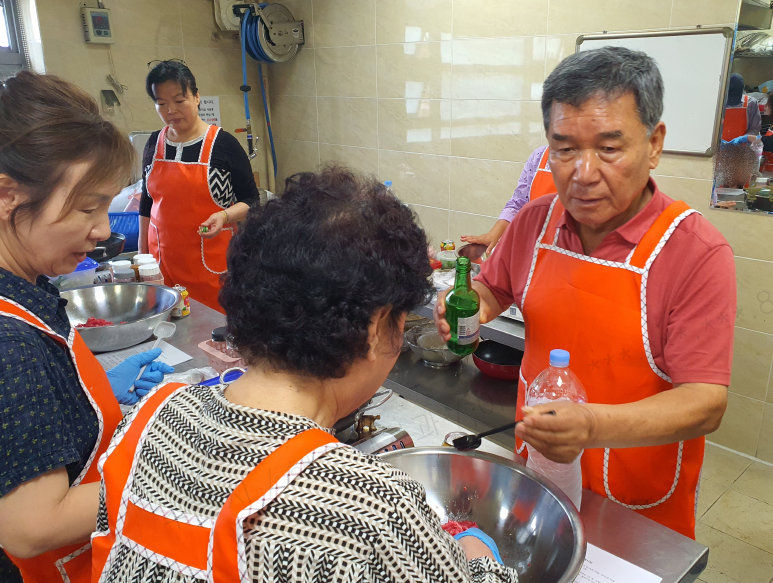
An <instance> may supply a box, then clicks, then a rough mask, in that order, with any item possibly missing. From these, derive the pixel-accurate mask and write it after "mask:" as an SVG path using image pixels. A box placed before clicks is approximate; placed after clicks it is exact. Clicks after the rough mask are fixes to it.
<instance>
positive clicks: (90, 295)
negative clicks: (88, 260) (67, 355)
mask: <svg viewBox="0 0 773 583" xmlns="http://www.w3.org/2000/svg"><path fill="white" fill-rule="evenodd" d="M60 295H61V296H62V297H63V298H64V299H66V300H67V307H66V308H65V309H66V310H67V316H68V317H69V318H70V323H71V324H72V325H73V326H77V325H78V324H84V323H85V322H86V320H88V319H89V318H90V317H93V318H101V319H103V320H108V321H110V322H113V323H114V325H113V326H100V327H98V328H79V329H78V331H79V332H80V334H81V336H82V337H83V340H84V342H85V343H86V346H88V347H89V349H90V350H91V351H92V352H111V351H113V350H122V349H124V348H129V347H130V346H134V345H135V344H139V343H140V342H143V341H145V340H147V339H148V338H150V337H151V336H152V335H153V328H155V327H156V324H158V323H159V322H165V321H166V320H168V319H169V318H170V316H171V315H172V308H174V307H175V306H176V305H177V304H178V302H179V301H180V294H179V292H177V291H175V290H173V289H171V288H168V287H164V286H161V285H151V284H147V283H103V284H99V285H89V286H85V287H76V288H74V289H68V290H66V291H63V292H61V293H60ZM119 322H126V323H125V324H120V323H119Z"/></svg>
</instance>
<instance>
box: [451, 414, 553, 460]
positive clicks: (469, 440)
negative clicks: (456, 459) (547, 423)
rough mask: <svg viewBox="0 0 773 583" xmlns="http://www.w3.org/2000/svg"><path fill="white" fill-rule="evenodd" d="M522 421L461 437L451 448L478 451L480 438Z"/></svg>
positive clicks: (510, 427)
mask: <svg viewBox="0 0 773 583" xmlns="http://www.w3.org/2000/svg"><path fill="white" fill-rule="evenodd" d="M555 414H556V412H555V411H547V412H546V413H543V415H555ZM521 421H523V419H521V420H520V421H514V422H513V423H508V424H507V425H503V426H502V427H495V428H494V429H489V430H488V431H484V432H483V433H478V434H476V435H464V436H462V437H457V438H456V439H454V441H453V446H454V448H455V449H458V450H459V451H470V450H473V449H478V448H479V447H480V444H481V443H482V438H484V437H488V436H489V435H494V434H495V433H500V432H501V431H507V430H508V429H512V428H513V427H515V426H516V425H518V424H519V423H520V422H521Z"/></svg>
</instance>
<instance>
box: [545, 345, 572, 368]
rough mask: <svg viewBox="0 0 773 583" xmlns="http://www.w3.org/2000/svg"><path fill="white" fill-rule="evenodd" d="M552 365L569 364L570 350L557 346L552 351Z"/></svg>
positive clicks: (563, 365) (561, 365)
mask: <svg viewBox="0 0 773 583" xmlns="http://www.w3.org/2000/svg"><path fill="white" fill-rule="evenodd" d="M550 366H558V367H561V368H563V367H566V366H569V352H567V351H566V350H561V349H560V348H556V349H554V350H551V351H550Z"/></svg>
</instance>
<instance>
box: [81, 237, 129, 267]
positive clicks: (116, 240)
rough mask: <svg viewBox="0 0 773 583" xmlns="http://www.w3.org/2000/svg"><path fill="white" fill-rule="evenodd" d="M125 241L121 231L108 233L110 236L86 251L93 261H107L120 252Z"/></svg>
mask: <svg viewBox="0 0 773 583" xmlns="http://www.w3.org/2000/svg"><path fill="white" fill-rule="evenodd" d="M125 243H126V235H123V234H122V233H110V238H109V239H107V240H105V241H100V242H99V243H97V248H96V249H94V251H92V252H91V253H87V254H86V255H88V256H89V257H90V258H91V259H93V260H94V261H108V260H109V259H112V258H113V257H116V256H117V255H120V254H121V251H123V246H124V244H125Z"/></svg>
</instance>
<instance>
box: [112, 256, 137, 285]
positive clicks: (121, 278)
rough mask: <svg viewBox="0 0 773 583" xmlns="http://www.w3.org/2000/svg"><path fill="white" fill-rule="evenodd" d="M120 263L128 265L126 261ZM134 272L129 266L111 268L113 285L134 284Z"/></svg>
mask: <svg viewBox="0 0 773 583" xmlns="http://www.w3.org/2000/svg"><path fill="white" fill-rule="evenodd" d="M121 263H129V262H128V261H125V262H123V261H122V262H121ZM134 281H135V279H134V270H133V269H132V268H131V264H129V265H126V266H119V267H114V268H113V283H134Z"/></svg>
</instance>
